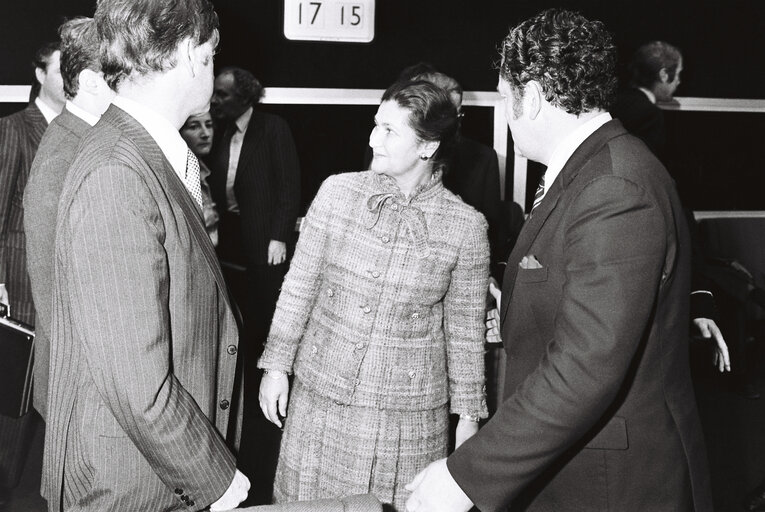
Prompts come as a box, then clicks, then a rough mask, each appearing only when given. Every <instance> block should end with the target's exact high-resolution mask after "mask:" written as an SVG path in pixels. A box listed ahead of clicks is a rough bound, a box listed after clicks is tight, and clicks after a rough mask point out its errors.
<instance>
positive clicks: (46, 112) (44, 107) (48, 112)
mask: <svg viewBox="0 0 765 512" xmlns="http://www.w3.org/2000/svg"><path fill="white" fill-rule="evenodd" d="M35 105H37V108H39V109H40V112H42V115H43V117H44V118H45V121H46V122H47V123H48V124H50V122H51V121H53V119H55V118H56V116H57V115H58V114H59V112H56V111H55V110H53V108H51V107H50V106H49V105H48V104H47V103H45V102H44V101H43V100H41V99H40V97H39V96H38V97H36V98H35Z"/></svg>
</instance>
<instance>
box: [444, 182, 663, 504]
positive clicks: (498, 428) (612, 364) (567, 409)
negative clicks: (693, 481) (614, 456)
mask: <svg viewBox="0 0 765 512" xmlns="http://www.w3.org/2000/svg"><path fill="white" fill-rule="evenodd" d="M664 220H665V219H664V216H663V215H662V212H661V211H660V209H659V207H658V206H657V204H656V201H655V199H653V198H652V197H651V196H650V195H648V194H647V193H646V192H645V191H644V190H643V189H642V188H640V187H639V186H637V185H636V184H634V183H632V182H630V181H627V180H624V179H622V178H619V177H615V176H605V177H601V178H598V179H596V180H593V182H591V183H590V184H588V185H587V186H586V187H585V188H584V190H583V191H582V192H581V193H580V194H579V195H578V196H577V198H576V199H575V200H574V202H573V204H571V205H570V206H569V211H568V212H567V213H566V219H565V222H566V226H565V242H564V249H563V252H562V255H563V256H562V261H561V262H560V264H562V265H564V267H563V268H564V272H565V284H564V286H563V289H562V292H561V295H560V296H559V297H558V296H556V297H555V298H553V300H555V303H551V304H548V305H547V307H553V308H555V314H554V318H555V320H554V327H553V331H552V339H551V340H550V341H549V343H548V344H547V349H546V354H545V356H544V357H543V358H542V359H541V361H540V362H539V364H538V366H537V367H536V368H535V369H534V370H532V371H531V372H530V373H529V375H528V377H527V378H526V379H525V380H524V381H523V382H522V383H521V384H520V385H519V386H518V388H517V389H516V391H515V392H514V393H513V394H512V395H511V396H509V397H507V398H506V399H505V401H504V402H503V403H502V404H501V406H500V407H499V409H498V411H497V414H496V415H495V416H494V417H493V418H492V419H491V420H490V421H489V423H488V424H487V425H486V426H485V427H484V428H483V429H481V431H480V432H479V433H478V434H477V435H476V436H473V438H471V439H470V440H468V441H467V442H466V443H465V444H464V445H463V446H461V447H460V449H458V450H457V451H455V453H454V454H452V456H451V457H450V458H449V460H448V468H449V471H450V472H451V474H452V475H453V477H454V478H455V480H456V481H457V482H458V484H459V485H460V486H461V487H462V489H463V490H464V491H465V492H466V493H467V494H468V496H469V497H470V498H471V500H473V501H474V503H475V504H476V505H477V506H478V508H479V509H481V510H482V511H495V510H496V511H498V510H505V508H506V507H507V506H508V504H509V503H510V502H511V501H512V500H513V499H514V498H515V497H516V496H517V494H518V493H519V492H520V491H521V490H522V489H523V488H524V487H525V486H526V485H528V484H529V483H530V482H531V481H532V480H533V479H534V478H535V477H537V476H539V475H540V473H542V471H544V470H545V469H546V468H548V467H549V466H550V465H551V464H552V463H553V462H554V461H555V460H556V459H557V458H558V457H560V456H562V455H563V454H564V452H565V451H566V450H567V449H568V448H570V447H571V446H572V445H574V444H575V443H576V442H578V441H580V440H581V439H582V438H583V436H584V435H585V434H586V433H587V432H588V431H589V430H590V429H591V428H592V427H593V426H594V425H595V423H596V422H597V421H598V420H599V419H600V418H601V417H602V415H603V414H604V412H605V411H606V409H607V407H609V405H611V404H612V402H613V400H614V399H615V396H616V394H617V392H618V391H619V389H620V388H621V386H622V384H623V382H624V379H625V377H626V376H627V374H628V371H629V367H630V364H631V362H632V359H633V357H634V355H635V353H636V350H637V349H638V346H639V345H640V342H641V340H642V339H643V336H644V334H645V330H646V326H648V325H650V321H651V320H650V318H651V314H652V309H653V307H654V304H655V300H656V294H657V290H658V288H659V284H660V282H662V281H663V279H664V277H663V275H662V270H663V269H662V267H663V264H664V257H665V251H666V232H667V229H670V227H669V226H667V225H666V224H665V221H664ZM631 233H640V234H641V236H639V237H637V236H632V235H631ZM512 300H513V301H516V300H518V301H522V300H524V297H522V296H517V294H516V295H514V296H513V298H512ZM542 307H545V306H544V305H542ZM509 341H510V343H512V340H509ZM521 357H522V355H521Z"/></svg>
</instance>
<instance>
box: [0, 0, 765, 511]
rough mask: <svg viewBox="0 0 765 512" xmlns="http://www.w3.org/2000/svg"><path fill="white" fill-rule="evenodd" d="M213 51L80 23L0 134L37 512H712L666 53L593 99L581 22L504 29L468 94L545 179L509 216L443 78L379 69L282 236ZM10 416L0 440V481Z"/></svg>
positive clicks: (289, 195) (1, 275)
mask: <svg viewBox="0 0 765 512" xmlns="http://www.w3.org/2000/svg"><path fill="white" fill-rule="evenodd" d="M218 30H219V28H218V18H217V15H216V13H215V11H214V9H213V6H212V4H211V3H210V2H209V1H208V0H185V1H183V2H160V1H156V0H136V1H135V2H124V1H121V0H100V1H99V3H98V6H97V8H96V11H95V15H94V17H93V18H74V19H71V20H69V21H67V22H65V23H64V24H63V25H62V26H61V28H60V42H59V43H58V44H56V45H47V46H45V47H44V48H42V49H41V50H40V52H38V55H37V56H36V58H35V78H36V80H35V87H33V91H32V99H31V101H30V103H29V106H28V107H27V108H26V109H24V110H23V111H21V112H19V113H17V114H14V115H11V116H9V117H6V118H3V119H0V183H2V192H1V193H0V235H1V236H2V239H0V301H2V302H4V303H6V304H9V305H10V311H11V315H12V316H13V317H15V318H17V319H19V320H21V321H23V322H25V323H27V324H30V325H34V327H35V334H36V341H35V361H34V400H33V402H34V409H35V410H36V411H37V413H39V416H40V417H41V418H42V420H43V421H44V422H45V448H44V461H43V478H42V488H41V493H42V496H43V497H44V498H45V499H46V500H47V502H48V507H49V510H55V511H59V510H81V511H86V510H92V511H103V510H113V511H117V510H176V509H188V510H202V509H208V508H209V510H211V511H218V510H229V509H233V508H235V507H237V506H240V505H242V504H265V503H271V502H272V501H273V502H276V503H288V502H293V501H303V500H319V499H328V498H329V499H340V498H343V497H347V496H351V495H364V494H369V495H372V496H374V498H375V499H376V500H379V502H381V503H384V504H385V505H386V507H388V508H389V509H390V510H397V511H399V512H404V511H406V512H420V511H422V512H427V511H438V512H443V511H447V512H448V511H467V510H470V509H471V508H472V507H473V506H476V507H477V508H478V509H480V510H507V509H508V508H509V509H511V510H518V511H520V510H529V511H531V510H603V511H632V510H652V511H660V510H668V511H669V510H673V511H674V510H696V511H697V512H703V511H711V510H712V498H711V486H710V477H709V471H708V467H707V456H706V449H705V446H704V439H703V436H702V432H701V425H700V421H699V416H698V412H697V409H696V399H695V396H694V390H693V387H692V383H691V375H690V366H689V345H688V340H689V332H690V330H691V328H692V327H693V328H695V329H698V331H699V332H700V333H701V335H702V336H703V337H704V338H712V339H713V340H714V342H713V343H714V346H715V350H714V357H715V360H714V364H715V366H716V367H717V368H718V369H719V370H720V371H726V370H727V371H729V370H730V369H731V368H730V357H729V355H728V350H727V345H726V343H725V340H724V338H723V336H722V333H721V332H720V329H719V327H718V325H717V319H716V317H715V314H714V303H713V295H712V290H713V288H714V278H713V277H712V278H709V276H710V275H712V276H714V273H713V272H712V273H711V274H710V273H706V272H705V269H706V266H705V265H704V263H703V261H702V260H703V257H702V256H700V255H699V254H696V253H695V252H694V254H693V255H692V252H693V251H692V250H691V248H692V247H694V248H695V244H692V243H691V240H692V233H693V231H694V230H693V227H694V226H693V220H692V218H691V217H689V216H688V214H687V212H686V210H684V208H683V205H682V204H681V201H680V198H679V196H678V193H677V191H676V188H675V184H674V182H673V180H672V178H671V177H670V175H669V174H668V173H667V171H666V169H665V166H664V165H663V163H662V158H663V148H664V146H665V144H666V135H665V133H664V128H663V119H662V114H661V110H660V109H659V108H658V107H656V106H655V103H656V100H657V99H658V100H660V101H661V100H664V101H666V100H668V99H671V97H672V94H673V93H674V91H675V89H676V87H677V86H678V84H679V82H680V73H681V71H682V56H681V55H680V52H679V51H678V50H677V49H676V48H674V47H672V46H671V45H667V44H666V43H650V44H649V45H646V46H645V47H642V48H641V49H640V50H638V53H636V54H635V58H634V62H633V68H634V69H635V70H636V71H635V73H634V75H633V82H632V83H631V84H630V85H631V87H630V88H629V89H626V90H625V91H623V92H622V93H621V94H620V95H619V96H618V99H617V87H616V86H617V79H616V48H615V45H614V43H613V40H612V38H611V35H610V34H609V32H608V30H607V28H606V27H605V25H604V24H603V23H601V22H599V21H595V20H590V19H587V18H585V17H583V16H582V15H580V14H578V13H574V12H571V11H567V10H562V9H549V10H545V11H543V12H541V13H539V14H538V15H536V16H534V17H532V18H530V19H527V20H524V21H522V22H521V23H519V24H518V25H516V26H514V27H513V28H511V30H510V32H509V34H508V35H507V37H506V38H505V39H504V41H502V44H501V61H500V63H499V67H498V69H499V77H498V86H497V89H498V91H499V93H500V95H501V97H502V99H503V101H504V110H505V116H506V119H507V122H508V125H509V128H510V131H511V134H512V139H513V141H514V144H515V151H516V152H517V153H518V154H519V155H522V156H524V157H526V158H528V159H530V160H533V161H536V162H540V163H541V164H544V165H545V166H546V170H545V172H544V175H543V176H542V179H541V182H540V183H539V186H538V188H537V193H536V195H535V197H534V202H533V205H532V207H531V209H530V211H529V213H528V215H527V217H526V219H525V221H524V215H523V212H522V211H521V208H520V207H519V206H518V205H513V204H512V203H504V202H502V201H501V200H500V190H499V181H500V180H499V169H498V161H497V155H496V153H495V152H494V151H493V150H492V149H491V148H488V147H486V146H484V145H482V144H480V143H478V142H475V141H472V140H470V139H468V138H466V137H464V136H463V135H462V134H461V133H460V132H461V130H460V129H461V118H462V88H461V87H460V85H459V83H458V82H457V81H456V80H455V79H454V78H452V77H449V76H447V75H445V74H444V73H441V72H439V71H438V70H436V69H435V68H434V67H433V66H430V65H427V64H424V63H420V64H417V65H415V66H412V67H410V68H407V69H405V70H404V71H402V73H401V75H400V76H399V77H398V78H397V80H396V81H395V82H394V83H393V84H392V85H390V86H389V87H388V88H387V89H386V90H385V92H384V94H383V96H382V98H381V102H380V105H379V108H378V109H377V112H376V114H375V117H374V128H373V130H372V132H371V133H370V135H369V152H368V154H367V160H366V162H365V163H364V165H363V169H364V170H360V172H349V173H342V174H337V175H333V176H330V177H329V178H328V179H327V180H325V182H324V183H323V184H322V186H321V188H320V190H319V192H318V193H317V195H316V197H315V198H314V199H313V201H312V202H311V206H310V208H309V210H308V212H307V213H306V215H305V217H304V218H303V220H302V222H301V223H300V229H299V235H298V234H297V233H296V223H297V220H298V214H299V211H298V210H299V200H300V168H299V160H298V156H297V154H298V153H297V149H296V147H295V142H294V140H293V137H292V134H291V131H290V128H289V126H288V124H287V123H286V121H285V120H284V119H282V118H281V117H279V116H276V115H274V114H270V113H266V112H263V111H262V110H260V109H259V108H258V103H259V102H260V100H261V98H262V96H263V91H264V89H263V87H262V85H261V84H260V83H259V81H258V80H257V79H256V78H255V77H254V76H253V75H252V73H251V72H249V71H247V70H245V69H241V68H237V67H227V68H224V69H222V70H220V71H219V72H218V74H217V76H214V71H213V62H214V54H215V50H216V47H217V44H218V39H219V32H218ZM609 112H610V113H609ZM631 133H632V134H631ZM521 224H522V227H521ZM636 232H637V233H640V234H641V236H640V237H635V236H634V233H636ZM295 239H297V240H296V244H294V242H295ZM293 245H294V254H293ZM692 256H693V258H692ZM692 262H693V263H692ZM692 280H693V285H692V284H691V281H692ZM490 289H492V290H494V291H495V295H496V297H497V299H498V300H497V301H496V305H495V306H496V309H493V308H492V307H491V306H487V293H488V291H489V290H490ZM749 291H751V290H747V292H749ZM500 292H501V293H500ZM492 336H497V337H500V338H501V339H502V340H504V345H505V347H504V348H505V350H506V354H507V367H506V372H505V376H506V377H505V383H504V390H503V396H504V399H503V400H502V401H501V402H500V403H499V404H497V405H496V407H495V409H496V410H491V411H490V408H489V406H488V404H487V389H486V384H487V377H486V375H487V370H486V368H485V350H486V348H485V347H486V342H487V338H491V337H492ZM490 413H491V417H490ZM450 420H451V421H450ZM36 421H39V420H38V419H37V414H36V413H34V412H30V413H29V414H27V415H25V416H22V417H21V418H8V417H4V416H0V488H3V489H5V490H7V489H9V488H12V487H13V486H14V485H16V484H17V483H18V479H19V476H20V472H21V467H22V466H23V462H24V460H25V458H26V457H27V450H28V446H29V438H30V435H31V432H32V430H33V427H34V424H35V422H36ZM450 430H453V432H450ZM450 434H451V435H452V436H453V442H452V443H450ZM657 453H660V454H661V457H656V454H657ZM758 492H760V491H759V490H758ZM761 494H763V493H761V492H760V494H759V495H757V496H755V497H754V498H753V500H752V501H751V502H750V504H749V505H750V510H753V511H754V510H765V496H762V495H761ZM757 497H759V501H757ZM1 499H2V497H1V496H0V500H1Z"/></svg>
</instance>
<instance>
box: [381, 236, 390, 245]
mask: <svg viewBox="0 0 765 512" xmlns="http://www.w3.org/2000/svg"><path fill="white" fill-rule="evenodd" d="M380 240H382V243H384V244H387V243H388V242H390V238H389V237H387V236H384V237H382V238H381V239H380Z"/></svg>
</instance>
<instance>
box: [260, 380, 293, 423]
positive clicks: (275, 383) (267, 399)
mask: <svg viewBox="0 0 765 512" xmlns="http://www.w3.org/2000/svg"><path fill="white" fill-rule="evenodd" d="M289 393H290V383H289V380H288V379H287V374H286V373H283V372H271V373H264V374H263V378H262V379H260V392H259V393H258V401H259V402H260V409H261V410H262V411H263V414H264V415H265V417H266V419H267V420H268V421H270V422H271V423H273V424H274V425H276V426H277V427H279V428H282V422H281V420H280V419H279V415H278V414H277V413H276V411H277V407H278V408H279V413H280V414H281V415H282V417H284V416H286V415H287V400H288V398H289Z"/></svg>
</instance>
